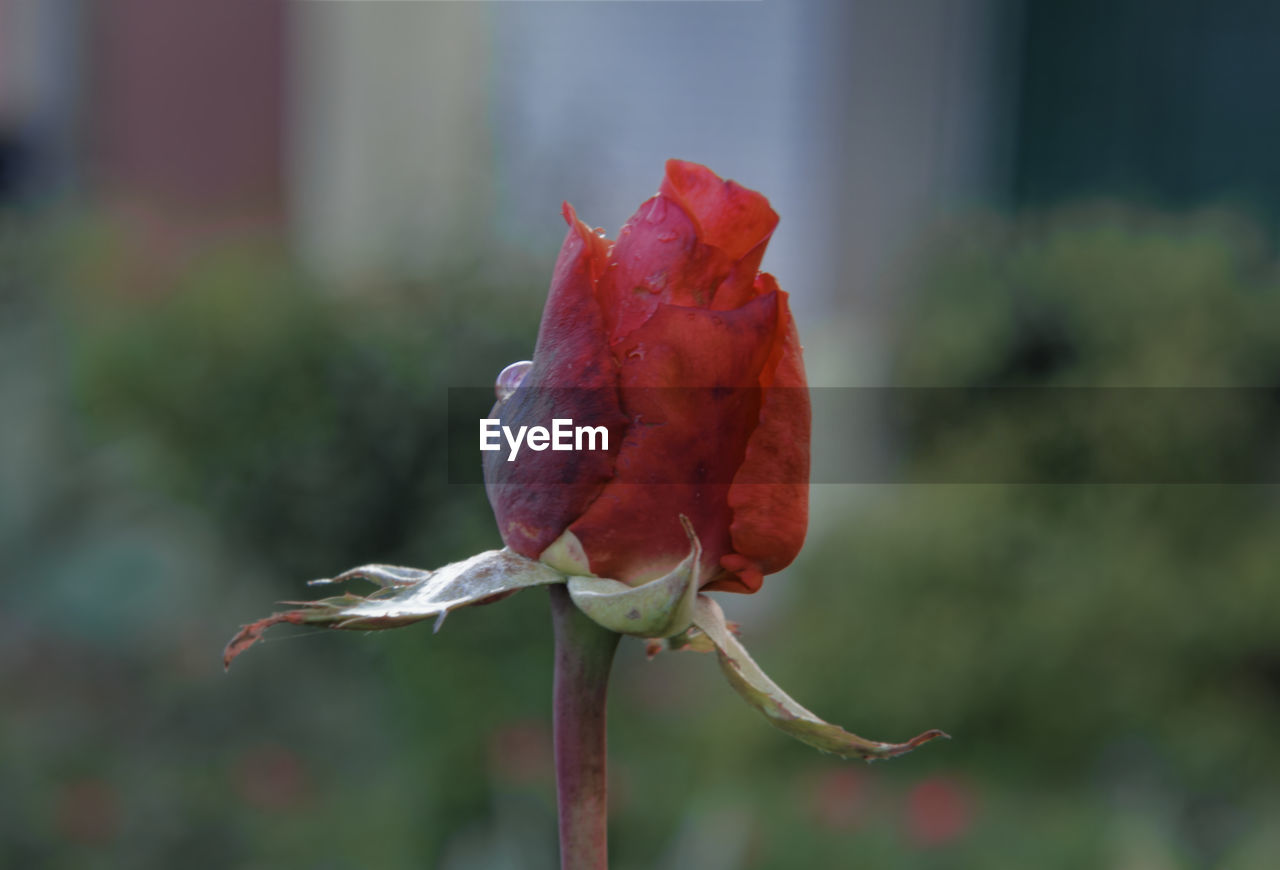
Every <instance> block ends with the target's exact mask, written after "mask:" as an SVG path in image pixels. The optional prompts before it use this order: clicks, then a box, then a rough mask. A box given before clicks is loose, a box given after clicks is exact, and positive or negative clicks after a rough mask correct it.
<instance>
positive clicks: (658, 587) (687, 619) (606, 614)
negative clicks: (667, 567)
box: [569, 514, 702, 638]
mask: <svg viewBox="0 0 1280 870" xmlns="http://www.w3.org/2000/svg"><path fill="white" fill-rule="evenodd" d="M680 523H681V525H683V526H684V531H685V534H687V535H688V536H689V555H688V556H686V557H685V558H684V559H683V560H682V561H681V562H680V564H679V565H677V566H676V567H675V568H673V569H672V570H671V572H670V573H669V574H667V575H666V576H664V577H659V578H658V579H657V580H653V581H650V582H649V583H645V584H643V585H641V586H628V585H627V584H626V583H623V582H621V581H619V580H607V579H605V578H602V577H576V576H575V577H570V578H569V596H570V597H571V598H572V599H573V603H574V604H576V605H577V606H578V609H579V610H581V611H582V612H583V613H585V614H586V615H587V616H589V617H591V619H592V620H593V621H594V622H595V623H596V624H597V625H600V626H603V627H604V628H607V629H609V630H610V631H616V632H618V633H619V634H631V635H635V636H637V637H643V638H653V637H668V636H670V635H673V634H679V633H681V632H683V631H685V630H686V629H688V628H689V626H690V625H691V624H692V623H693V603H694V599H695V597H696V596H697V594H698V575H699V573H700V572H699V570H698V563H699V562H700V561H701V560H702V544H701V543H699V541H698V536H697V535H696V534H695V533H694V531H693V524H692V523H690V522H689V518H688V517H686V516H685V515H684V514H681V515H680Z"/></svg>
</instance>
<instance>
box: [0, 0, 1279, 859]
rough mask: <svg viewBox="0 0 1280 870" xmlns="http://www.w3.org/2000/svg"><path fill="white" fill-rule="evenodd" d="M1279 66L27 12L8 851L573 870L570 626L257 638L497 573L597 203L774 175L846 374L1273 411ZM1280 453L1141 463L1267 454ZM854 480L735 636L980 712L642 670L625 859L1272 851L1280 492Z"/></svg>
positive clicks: (965, 29) (790, 39) (824, 686)
mask: <svg viewBox="0 0 1280 870" xmlns="http://www.w3.org/2000/svg"><path fill="white" fill-rule="evenodd" d="M1278 39H1280V6H1277V5H1275V4H1271V3H1266V2H1262V0H1219V2H1213V3H1210V2H1208V0H1165V2H1161V3H1156V2H1144V0H1112V2H1105V3H1104V2H1100V0H1087V2H1081V0H1075V2H1069V0H1025V2H1015V0H918V2H912V3H897V2H893V0H864V2H851V3H843V2H834V0H832V2H816V0H804V2H800V0H796V2H787V3H782V2H770V0H765V2H687V3H646V2H580V3H539V2H528V3H514V2H513V3H480V2H476V3H434V2H419V3H361V2H308V0H298V2H281V0H218V2H212V0H210V2H194V0H188V2H180V3H179V2H173V0H113V2H111V3H109V4H98V3H90V2H85V0H0V408H3V420H4V422H3V426H0V558H2V559H3V565H4V571H5V575H6V577H7V579H8V583H7V587H6V588H7V590H8V591H7V594H6V596H5V601H4V604H3V605H2V606H0V698H3V701H2V702H0V866H4V867H53V868H63V867H65V868H72V867H74V868H97V867H137V868H149V867H156V868H161V867H165V868H167V867H174V866H182V867H219V868H221V867H237V868H276V867H300V868H303V867H305V868H365V867H377V868H401V867H405V868H408V867H423V866H428V867H446V868H488V867H494V868H504V867H511V868H515V867H521V868H525V867H529V868H543V867H545V868H550V867H553V866H555V863H556V846H555V805H554V783H553V779H552V770H551V760H550V742H549V741H550V735H549V712H550V711H549V696H550V676H551V674H550V667H551V636H550V626H549V619H548V614H547V605H546V601H545V595H543V594H541V593H539V592H526V593H524V594H522V595H518V596H515V597H514V598H512V599H510V600H507V601H504V602H503V603H502V604H501V605H500V606H497V607H485V608H476V609H471V610H466V611H462V612H459V613H457V614H455V615H454V616H452V617H451V618H450V620H449V622H448V625H447V626H446V627H445V629H444V630H443V631H442V632H441V633H440V634H438V635H435V636H433V635H432V634H431V632H430V631H429V630H428V629H426V628H425V627H421V626H419V627H415V628H409V629H404V630H401V631H394V632H377V633H369V634H357V633H345V632H332V633H326V632H323V631H303V630H293V631H292V632H291V631H290V630H289V629H288V628H282V629H277V631H278V632H279V633H278V634H277V635H274V636H270V635H269V636H268V639H267V640H266V641H265V642H264V643H263V644H262V645H261V646H260V648H255V649H254V650H253V652H252V654H250V655H248V656H246V657H244V658H243V659H241V660H239V661H238V662H237V663H236V666H235V669H234V670H233V671H232V672H231V674H230V675H224V674H223V673H222V668H221V662H220V660H219V654H220V652H221V648H222V645H223V643H225V641H226V640H227V639H228V638H229V637H230V635H231V634H232V633H233V632H234V630H235V629H236V627H237V626H238V625H239V624H241V623H242V622H246V621H249V620H251V619H253V618H257V617H260V616H264V615H266V614H267V613H268V612H270V611H271V610H272V609H273V605H274V602H276V601H278V600H281V599H297V598H305V597H310V595H311V593H310V592H309V590H308V589H307V587H305V586H304V585H303V582H304V581H305V580H307V579H310V578H313V577H320V576H330V575H332V574H334V573H335V572H337V571H338V570H341V569H344V568H347V567H350V566H353V565H357V564H362V563H365V562H391V563H399V564H407V565H416V566H422V567H432V566H438V565H442V564H444V563H446V562H448V561H452V560H456V559H458V558H461V557H464V556H467V555H470V554H472V553H475V552H477V551H479V550H481V549H487V548H490V547H493V546H495V545H497V543H498V536H497V534H496V531H495V529H494V527H493V521H492V518H491V515H490V513H489V510H488V507H487V503H486V501H485V497H484V493H483V491H482V490H481V489H480V488H478V487H474V486H461V485H450V484H449V483H448V482H447V479H446V474H445V463H444V456H443V449H444V448H443V445H444V444H445V443H446V440H447V439H446V434H447V433H446V431H445V429H446V427H445V406H446V403H447V389H448V388H449V387H458V386H483V385H486V384H489V383H491V381H492V378H493V376H494V375H495V374H496V373H497V372H498V371H499V370H500V369H501V368H502V367H503V366H504V365H506V364H507V363H509V362H511V361H514V360H517V359H523V358H526V357H527V356H529V354H530V351H531V348H532V344H533V339H534V336H535V333H536V328H537V318H538V315H539V312H540V309H541V305H542V302H543V298H544V295H545V292H546V286H547V281H548V278H549V276H550V270H551V264H552V263H553V261H554V258H555V255H556V253H557V250H558V247H559V243H560V240H561V238H562V236H563V233H564V226H563V223H562V221H561V219H560V217H559V207H560V203H561V201H562V200H569V201H571V202H572V203H573V204H574V205H575V206H576V207H577V209H578V212H579V214H580V215H582V216H583V217H584V218H585V219H586V220H587V221H588V222H590V223H591V224H593V225H599V226H603V227H605V228H606V229H607V230H608V231H609V234H610V235H611V236H612V235H613V234H614V233H616V230H617V228H618V227H619V226H620V225H621V223H622V222H623V221H624V220H625V219H626V218H627V217H628V216H629V215H630V213H631V211H632V210H633V209H634V208H635V206H636V205H638V204H639V203H640V202H641V201H642V200H643V199H645V198H646V197H648V196H649V195H650V194H651V193H652V192H653V191H654V190H655V189H656V187H657V185H658V182H659V180H660V178H661V173H662V163H663V161H664V160H665V159H666V158H668V157H672V156H676V157H681V158H684V159H688V160H695V161H699V162H703V163H706V164H708V165H709V166H710V167H712V168H713V169H714V170H715V171H717V172H718V173H720V174H721V175H724V176H726V177H733V178H736V179H737V180H739V181H740V182H742V183H743V184H745V185H747V186H749V187H753V188H756V189H758V190H761V191H762V192H764V193H765V194H767V195H768V196H769V197H770V199H771V201H772V203H773V205H774V207H775V209H776V210H777V211H778V212H779V214H780V215H781V217H782V223H781V225H780V226H779V229H778V231H777V233H776V234H775V236H774V240H773V242H772V245H771V247H770V251H769V254H768V256H767V258H766V260H765V268H766V269H768V270H769V271H772V272H773V273H775V274H776V275H777V276H778V278H779V280H780V282H781V284H782V286H783V287H785V288H786V289H788V290H789V291H790V292H791V294H792V299H793V305H794V308H795V310H796V313H797V320H798V322H799V326H800V332H801V336H802V339H803V340H804V342H805V345H806V356H807V362H808V366H809V371H810V381H811V383H813V384H814V385H820V386H825V387H854V386H944V387H951V386H956V387H967V386H989V385H1017V386H1073V387H1090V386H1146V387H1185V386H1215V387H1235V386H1249V387H1264V388H1276V387H1278V386H1280V317H1278V316H1277V315H1278V314H1280V311H1278V309H1277V305H1278V303H1280V280H1278V273H1277V268H1276V265H1277V260H1276V232H1275V230H1276V226H1277V220H1278V219H1280V161H1277V160H1276V159H1275V155H1276V154H1280V114H1277V113H1276V112H1275V110H1274V106H1273V105H1272V103H1273V92H1274V90H1275V87H1276V85H1277V83H1278V82H1280V53H1277V52H1276V51H1275V45H1276V44H1277V40H1278ZM912 419H913V420H914V421H915V422H914V423H913V425H912V426H910V427H907V428H905V429H898V430H891V429H886V428H885V427H884V426H882V425H880V424H878V423H877V422H876V421H872V423H871V425H872V427H873V428H875V429H876V430H877V432H878V438H879V441H880V444H881V445H882V446H884V445H888V446H889V448H890V449H892V451H893V452H894V454H895V456H896V457H897V460H898V461H899V462H901V463H902V465H903V467H904V468H907V469H912V468H923V469H928V468H931V467H935V466H936V465H937V464H938V463H951V464H952V467H955V466H956V465H957V464H959V465H960V466H961V467H963V465H964V463H965V462H967V461H969V460H970V459H971V458H975V457H976V458H977V459H976V461H980V460H981V457H983V456H987V455H988V454H989V453H990V452H991V451H993V450H994V451H999V452H1000V453H1001V454H1002V455H1004V456H1009V457H1014V458H1015V459H1016V458H1018V457H1023V456H1027V457H1031V458H1034V457H1035V456H1037V455H1038V453H1037V451H1039V450H1040V448H1041V447H1042V443H1041V440H1042V438H1043V437H1044V434H1045V433H1043V432H1035V431H1026V430H1025V429H1024V428H1022V427H1019V426H1018V425H1014V424H1011V423H1010V422H1009V421H1008V420H1007V419H1004V418H1002V417H999V416H991V417H982V416H978V417H976V418H975V417H972V416H971V417H970V418H967V419H964V420H962V421H958V422H957V421H955V420H950V419H938V418H936V416H930V415H929V414H922V415H918V416H916V417H914V418H912ZM1277 428H1280V427H1278V426H1277V419H1276V418H1275V416H1271V417H1268V416H1265V415H1264V416H1262V417H1244V418H1236V417H1231V418H1222V417H1218V416H1215V415H1206V416H1204V417H1203V419H1199V420H1196V421H1193V423H1192V424H1190V425H1180V426H1178V427H1176V428H1175V427H1169V428H1167V429H1162V428H1153V429H1152V430H1151V431H1145V432H1138V433H1131V434H1132V435H1133V436H1134V437H1137V438H1139V439H1144V440H1141V441H1140V444H1148V443H1149V445H1150V449H1151V450H1152V451H1157V452H1160V451H1169V450H1174V451H1181V453H1179V454H1178V455H1183V454H1185V455H1187V456H1197V455H1205V454H1208V455H1215V456H1216V455H1222V454H1225V455H1229V456H1230V457H1232V459H1233V461H1235V462H1237V463H1239V462H1242V461H1244V462H1251V463H1252V462H1256V463H1257V468H1258V479H1259V480H1274V479H1275V478H1274V473H1275V467H1276V444H1277V441H1276V435H1277ZM1092 437H1095V438H1096V439H1097V443H1096V444H1094V445H1093V446H1095V447H1097V448H1098V450H1096V451H1094V453H1093V454H1090V453H1087V452H1086V454H1085V455H1084V457H1083V459H1080V458H1079V457H1077V459H1078V460H1079V461H1080V462H1084V463H1085V465H1084V466H1080V465H1077V466H1076V467H1077V468H1082V469H1083V470H1084V471H1087V470H1088V465H1087V463H1088V462H1089V461H1090V460H1089V456H1090V455H1095V454H1100V453H1103V452H1105V447H1106V446H1107V445H1106V438H1107V437H1108V435H1107V433H1106V432H1105V431H1100V432H1098V433H1096V435H1094V436H1092ZM854 440H855V439H854V436H853V433H850V432H848V431H846V430H845V429H843V428H842V427H840V426H836V425H827V421H824V420H822V419H821V418H820V419H818V420H817V421H816V423H815V451H816V452H817V453H818V454H821V453H822V452H823V451H826V452H828V453H830V452H839V451H841V450H843V449H847V448H848V445H849V444H850V443H853V441H854ZM1242 457H1243V458H1242ZM1235 467H1238V466H1235ZM1085 476H1087V474H1086V475H1085ZM812 502H813V523H812V526H811V531H810V537H809V543H808V545H807V547H806V549H805V551H804V552H803V553H802V555H801V556H800V558H799V559H798V560H797V561H796V562H795V564H794V565H793V566H792V567H791V568H789V569H788V570H787V571H786V572H784V573H783V574H781V575H778V576H776V577H773V578H771V579H770V581H769V582H767V583H766V585H765V589H764V590H763V591H762V592H761V593H760V594H758V595H756V596H752V597H750V598H744V597H733V596H721V598H722V599H726V600H725V601H724V604H725V606H726V608H727V609H728V611H729V613H730V616H731V617H733V618H737V619H740V620H741V621H742V622H743V623H744V626H745V628H744V640H745V641H746V643H747V644H748V645H749V646H750V648H751V649H752V651H753V653H754V654H755V656H756V658H757V660H758V661H759V662H760V663H761V664H762V665H763V666H764V667H765V668H766V670H768V671H769V672H770V673H771V675H772V676H774V677H775V678H776V679H777V680H778V681H779V682H780V683H781V684H782V685H784V686H786V687H787V688H788V689H789V690H790V691H791V692H792V693H793V694H794V695H795V696H796V697H797V698H798V699H799V700H800V701H801V702H802V703H804V704H806V705H807V706H809V707H811V708H812V709H814V710H815V711H816V712H818V713H819V714H820V715H824V716H826V717H827V718H830V719H832V720H833V721H836V722H839V723H841V724H844V725H845V726H847V727H849V728H850V729H852V730H854V731H856V732H858V733H860V734H863V735H865V736H869V737H873V738H877V739H885V740H899V739H905V738H906V737H908V736H909V735H912V734H915V733H917V732H918V731H921V730H923V729H925V728H929V727H940V728H944V729H945V730H947V731H949V732H950V733H951V734H952V735H954V737H955V739H954V740H953V741H951V742H949V743H943V744H934V745H930V746H928V747H927V748H925V749H923V750H921V751H919V752H917V753H914V754H912V755H909V756H906V757H904V758H901V759H898V760H895V761H893V762H890V763H885V764H877V765H874V766H866V765H862V764H854V763H847V762H840V761H838V760H835V759H833V758H829V757H824V756H819V755H817V754H815V753H813V752H812V751H811V750H809V749H807V748H806V747H804V746H801V745H800V744H797V743H794V742H791V741H789V740H788V739H786V738H784V737H783V736H781V735H780V734H778V733H777V732H775V731H773V730H772V729H770V728H769V727H768V726H767V725H766V724H765V723H764V722H763V721H762V720H761V719H760V718H759V717H758V716H757V715H756V714H754V713H753V712H751V711H750V710H748V709H747V708H746V707H745V706H744V705H742V703H741V702H740V701H739V700H738V699H737V697H736V696H735V695H733V693H732V692H731V691H730V690H729V688H728V687H727V685H725V684H724V682H723V680H722V678H721V676H720V674H719V673H718V668H717V666H716V663H715V661H714V660H713V659H711V658H692V657H691V656H692V654H683V655H684V656H686V657H685V658H681V657H680V655H667V656H660V657H658V658H657V659H655V660H654V661H652V662H649V661H646V660H645V658H644V655H643V651H642V645H641V644H639V643H636V642H626V643H624V644H623V646H622V648H621V651H620V653H619V659H618V661H617V664H616V668H615V676H614V682H613V689H612V696H611V707H610V717H611V732H610V737H611V774H612V783H611V784H612V795H611V800H612V801H613V812H612V825H611V847H612V853H613V857H614V866H615V867H617V868H623V870H625V868H646V867H657V866H665V867H699V868H712V870H714V868H725V870H730V868H789V867H814V866H868V867H894V868H899V867H900V868H1003V867H1008V868H1026V867H1044V868H1078V867H1107V868H1131V870H1162V868H1201V867H1214V868H1230V870H1246V868H1271V867H1274V866H1277V863H1278V862H1280V828H1277V827H1276V826H1275V825H1274V824H1271V825H1270V826H1268V825H1267V824H1266V822H1267V820H1271V822H1274V821H1275V819H1276V818H1280V786H1277V783H1278V782H1280V742H1278V741H1277V739H1276V735H1277V733H1280V630H1278V629H1280V584H1278V583H1277V582H1276V578H1275V565H1276V562H1277V556H1280V543H1277V537H1276V529H1277V519H1280V510H1278V505H1277V492H1276V488H1275V487H1274V486H1267V485H1236V486H1228V485H1221V486H1214V485H1201V486H1155V485H1124V486H1103V485H1090V486H1086V485H1049V484H1044V485H1019V486H1011V485H1007V486H997V485H950V486H943V485H913V486H906V485H898V486H894V485H877V486H871V485H856V484H848V485H822V486H817V487H815V488H814V491H813V496H812Z"/></svg>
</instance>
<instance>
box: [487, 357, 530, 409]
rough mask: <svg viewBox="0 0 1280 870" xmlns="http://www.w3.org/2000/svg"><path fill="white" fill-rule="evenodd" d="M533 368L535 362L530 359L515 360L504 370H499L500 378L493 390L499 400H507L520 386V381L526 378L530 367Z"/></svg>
mask: <svg viewBox="0 0 1280 870" xmlns="http://www.w3.org/2000/svg"><path fill="white" fill-rule="evenodd" d="M531 368H533V363H532V362H530V361H529V360H527V359H526V360H521V361H520V362H513V363H512V364H511V365H509V366H507V367H506V368H505V369H503V370H502V371H500V372H498V380H497V381H495V382H494V384H493V392H494V393H495V394H496V395H497V397H498V401H499V402H505V401H506V400H507V399H508V398H509V397H510V396H511V394H512V393H514V392H515V391H516V388H517V387H519V386H520V382H521V381H523V380H524V376H525V375H527V374H529V369H531Z"/></svg>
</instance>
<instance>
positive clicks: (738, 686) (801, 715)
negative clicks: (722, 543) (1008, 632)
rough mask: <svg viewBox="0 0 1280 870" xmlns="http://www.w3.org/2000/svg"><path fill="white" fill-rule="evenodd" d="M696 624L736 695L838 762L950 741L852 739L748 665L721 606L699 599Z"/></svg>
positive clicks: (888, 755) (929, 733)
mask: <svg viewBox="0 0 1280 870" xmlns="http://www.w3.org/2000/svg"><path fill="white" fill-rule="evenodd" d="M694 614H695V615H694V625H695V626H697V627H698V628H700V629H701V630H702V632H703V633H704V634H705V635H706V636H707V637H709V638H710V639H711V642H712V643H714V644H715V646H716V652H717V653H719V656H720V667H721V669H722V670H723V671H724V673H725V676H727V677H728V678H729V683H730V684H731V685H732V686H733V688H734V690H735V691H736V692H737V693H738V694H739V695H741V696H742V697H743V698H745V699H746V701H747V703H749V704H750V705H751V706H753V707H755V708H756V709H757V710H759V711H760V712H761V713H763V714H764V715H765V717H766V718H767V719H768V720H769V723H770V724H771V725H773V726H774V727H775V728H778V729H779V730H781V731H785V732H786V733H787V734H790V735H791V736H792V737H794V738H796V739H797V740H799V741H801V742H802V743H807V744H809V745H810V746H813V747H815V748H816V749H819V750H821V751H822V752H831V753H834V754H836V755H839V756H840V757H841V758H865V759H867V760H868V761H874V760H875V759H879V758H892V757H893V756H895V755H902V754H903V753H905V752H910V751H911V750H912V749H915V748H916V747H917V746H920V745H921V744H923V743H928V742H929V741H930V740H933V739H934V738H936V737H949V735H948V734H946V733H945V732H943V731H939V730H938V729H936V728H935V729H932V730H930V731H926V732H924V733H923V734H920V735H918V736H916V737H913V738H911V739H910V740H908V741H907V742H906V743H881V742H879V741H877V740H867V739H866V738H865V737H859V736H858V735H856V734H850V733H849V732H848V731H845V730H844V729H843V728H841V727H840V726H838V725H832V724H831V723H829V722H824V721H823V720H822V719H819V718H818V717H817V716H815V715H814V714H813V713H811V712H809V711H808V710H806V709H805V708H804V707H801V706H800V705H799V704H798V703H796V701H795V700H794V699H793V698H792V697H791V696H790V695H788V694H787V693H786V692H784V691H782V689H781V688H780V687H779V686H778V684H777V683H775V682H774V681H773V680H771V679H769V677H768V676H767V675H766V674H765V672H764V671H762V670H760V666H759V665H757V664H756V663H755V662H754V661H752V659H751V656H750V655H749V654H748V653H747V650H746V648H745V647H743V646H742V644H741V643H739V642H738V639H737V638H736V637H734V636H733V634H732V632H730V631H729V629H728V626H727V625H726V623H725V618H724V612H723V611H721V609H720V605H719V604H717V603H716V602H715V601H713V600H711V599H710V598H708V597H707V596H705V595H699V596H698V600H697V604H696V606H695V610H694Z"/></svg>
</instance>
